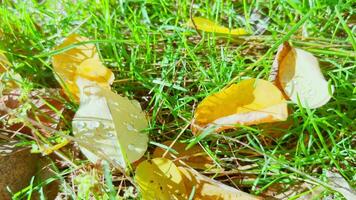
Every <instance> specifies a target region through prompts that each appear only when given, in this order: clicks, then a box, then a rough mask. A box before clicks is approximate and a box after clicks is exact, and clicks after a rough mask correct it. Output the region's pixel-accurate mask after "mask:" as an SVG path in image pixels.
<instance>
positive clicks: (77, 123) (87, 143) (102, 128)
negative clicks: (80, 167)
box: [72, 78, 148, 168]
mask: <svg viewBox="0 0 356 200" xmlns="http://www.w3.org/2000/svg"><path fill="white" fill-rule="evenodd" d="M77 85H78V86H79V89H80V107H79V109H78V111H77V112H76V114H75V116H74V119H73V122H72V125H73V134H74V135H75V138H76V141H77V142H78V144H79V145H80V147H81V150H82V152H83V153H84V155H85V156H86V157H87V158H88V159H89V160H90V161H91V162H93V163H96V162H97V161H98V160H99V159H100V160H108V161H109V162H111V163H113V164H117V165H119V166H121V167H122V168H126V167H127V163H128V162H129V163H132V162H134V161H136V160H138V159H140V158H141V157H142V156H143V155H144V153H145V152H146V150H147V142H148V136H147V134H145V133H142V131H143V130H144V129H146V128H147V119H146V117H145V114H144V113H143V112H142V109H141V106H140V104H139V103H138V102H137V101H130V100H129V99H127V98H125V97H122V96H120V95H118V94H115V93H114V92H112V91H110V90H109V89H107V88H104V87H101V86H98V85H97V83H96V82H93V81H90V80H86V79H82V78H79V79H78V80H77Z"/></svg>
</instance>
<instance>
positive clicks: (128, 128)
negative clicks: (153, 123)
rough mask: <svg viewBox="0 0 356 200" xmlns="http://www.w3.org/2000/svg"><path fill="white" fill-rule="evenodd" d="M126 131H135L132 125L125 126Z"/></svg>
mask: <svg viewBox="0 0 356 200" xmlns="http://www.w3.org/2000/svg"><path fill="white" fill-rule="evenodd" d="M127 130H129V131H137V129H135V127H133V125H132V124H129V123H128V124H127Z"/></svg>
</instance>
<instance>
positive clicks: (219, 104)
mask: <svg viewBox="0 0 356 200" xmlns="http://www.w3.org/2000/svg"><path fill="white" fill-rule="evenodd" d="M287 117H288V111H287V103H286V101H285V99H284V97H283V95H282V93H281V91H280V90H279V89H278V88H277V87H276V86H275V85H273V84H272V83H270V82H268V81H265V80H261V79H248V80H243V81H241V82H240V83H238V84H233V85H231V86H230V87H229V88H227V89H223V90H222V91H220V92H217V93H215V94H212V95H210V96H208V97H206V98H205V99H204V100H203V101H202V102H201V103H200V104H199V105H198V107H197V109H196V111H195V114H194V119H193V122H192V131H193V133H195V134H197V133H201V131H202V130H203V129H207V128H212V127H213V128H214V129H216V131H217V132H218V131H221V130H224V129H229V128H234V127H236V125H237V124H239V125H253V124H261V123H267V122H276V121H284V120H286V119H287Z"/></svg>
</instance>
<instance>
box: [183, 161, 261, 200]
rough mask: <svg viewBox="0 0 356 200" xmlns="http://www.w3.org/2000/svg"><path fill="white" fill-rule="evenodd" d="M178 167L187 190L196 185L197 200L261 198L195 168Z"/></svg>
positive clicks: (251, 199) (247, 199)
mask: <svg viewBox="0 0 356 200" xmlns="http://www.w3.org/2000/svg"><path fill="white" fill-rule="evenodd" d="M178 169H179V171H180V172H181V174H182V177H183V182H184V184H185V187H186V190H187V191H188V192H189V193H190V191H192V190H193V187H195V194H194V199H195V200H234V199H244V200H256V199H261V198H259V197H256V196H253V195H250V194H248V193H245V192H243V191H240V190H237V189H235V188H233V187H230V186H227V185H225V184H222V183H220V182H218V181H215V180H213V179H211V178H208V177H206V176H203V175H201V174H199V172H197V171H195V170H193V169H189V168H186V167H178Z"/></svg>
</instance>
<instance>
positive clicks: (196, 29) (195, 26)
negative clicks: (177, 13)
mask: <svg viewBox="0 0 356 200" xmlns="http://www.w3.org/2000/svg"><path fill="white" fill-rule="evenodd" d="M193 4H194V0H192V1H191V3H190V8H189V17H190V21H192V23H193V26H194V29H195V31H196V32H197V33H198V35H199V37H200V40H201V39H202V38H203V37H202V36H201V34H200V32H199V31H198V27H197V25H196V24H195V22H194V19H193Z"/></svg>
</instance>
